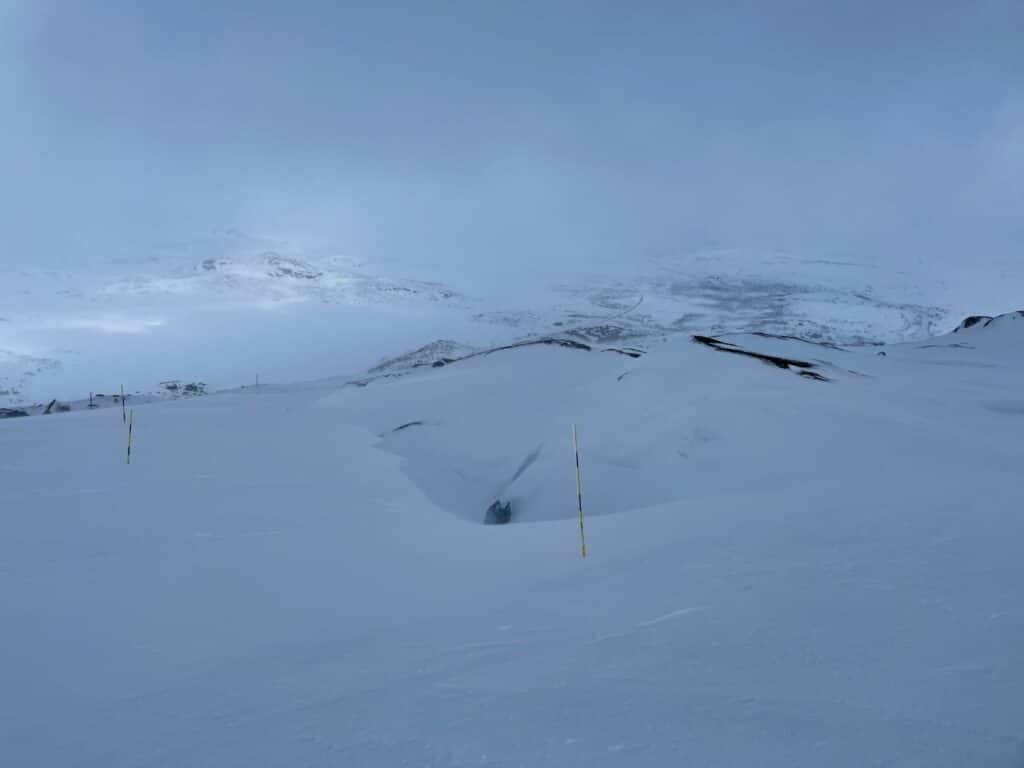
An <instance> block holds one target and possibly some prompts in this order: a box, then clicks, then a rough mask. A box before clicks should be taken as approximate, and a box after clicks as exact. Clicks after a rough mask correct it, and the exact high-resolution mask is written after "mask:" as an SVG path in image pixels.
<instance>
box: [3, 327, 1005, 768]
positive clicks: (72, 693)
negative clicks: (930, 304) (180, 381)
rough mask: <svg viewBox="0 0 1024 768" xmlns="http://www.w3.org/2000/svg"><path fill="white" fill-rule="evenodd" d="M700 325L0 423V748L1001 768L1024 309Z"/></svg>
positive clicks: (116, 759)
mask: <svg viewBox="0 0 1024 768" xmlns="http://www.w3.org/2000/svg"><path fill="white" fill-rule="evenodd" d="M727 341H729V342H731V343H733V344H736V345H738V346H740V347H742V348H744V349H747V350H754V351H759V352H763V353H767V354H772V355H778V356H785V357H789V358H798V359H801V360H804V361H807V362H810V363H813V364H815V365H816V366H817V368H816V369H815V370H816V371H817V372H818V373H820V374H822V375H824V376H825V377H827V378H828V379H829V381H824V382H823V381H815V380H810V379H807V378H803V377H801V376H800V375H799V370H795V369H791V370H787V369H783V368H779V367H774V366H771V365H766V364H764V363H762V362H760V361H758V360H755V359H751V358H749V357H744V356H741V355H735V354H726V353H724V352H721V351H717V350H714V349H711V348H709V347H707V346H702V345H698V344H694V343H692V342H691V341H690V339H689V338H688V337H686V336H677V337H674V338H671V339H669V340H667V341H665V342H664V343H662V344H659V345H656V346H655V347H654V348H653V349H652V350H651V351H650V352H649V353H648V354H647V355H645V356H644V357H641V358H639V359H631V358H628V357H624V356H622V355H618V354H614V353H608V352H598V351H593V352H586V351H582V350H578V349H570V348H563V347H548V346H533V347H523V348H518V349H511V350H505V351H501V352H495V353H493V354H489V355H478V356H475V357H472V358H469V359H467V360H463V361H460V362H455V363H451V364H448V365H445V366H443V367H440V368H433V367H426V368H417V369H415V370H413V371H411V372H409V373H408V374H406V375H402V376H391V377H382V378H378V379H375V380H372V381H369V383H365V382H364V384H365V385H364V386H348V387H341V388H336V387H328V386H306V387H294V388H281V389H277V390H275V391H263V392H260V393H258V394H257V393H254V392H251V391H247V392H245V393H235V394H225V395H220V396H214V397H207V398H202V399H198V400H193V401H188V402H174V403H161V404H154V405H148V406H142V407H139V408H138V409H137V410H136V412H135V419H136V421H135V452H134V454H133V462H132V465H131V466H126V465H125V463H124V448H125V445H124V443H125V433H124V428H123V425H122V423H121V417H120V414H119V413H118V412H116V411H113V410H108V411H99V412H94V413H88V412H79V413H71V414H66V415H62V416H54V417H33V418H26V419H18V420H11V421H7V422H3V423H0V510H2V520H3V531H4V534H3V537H2V538H0V626H2V628H3V631H2V632H0V750H2V754H0V757H2V761H0V762H3V764H5V765H39V766H70V765H77V766H104V768H105V767H106V766H111V765H132V766H182V765H189V766H200V765H208V766H247V767H248V766H253V765H261V766H285V765H287V766H292V765H318V766H320V765H322V766H337V765H353V766H355V765H358V766H395V765H443V766H457V765H467V766H468V765H473V766H479V765H490V766H666V765H701V766H728V765H763V766H793V765H807V766H822V765H828V766H863V765H881V764H885V765H898V766H959V765H964V766H966V765H970V766H976V765H1007V766H1011V765H1017V764H1020V761H1021V760H1022V759H1024V751H1022V739H1024V601H1022V600H1021V599H1020V589H1021V585H1022V584H1024V559H1022V558H1021V556H1020V542H1021V541H1022V540H1024V518H1022V515H1021V507H1020V502H1019V500H1020V493H1021V489H1022V483H1024V442H1022V441H1021V439H1020V435H1021V430H1022V428H1024V395H1022V392H1024V319H1019V318H1014V317H1006V318H999V319H997V320H996V321H994V322H993V323H991V324H989V325H988V326H987V327H980V326H976V327H973V328H970V329H966V330H962V331H959V332H958V333H956V334H953V335H950V336H947V337H942V338H939V339H935V340H932V341H930V342H928V343H927V344H925V343H922V344H914V345H905V346H895V347H889V348H887V349H885V350H884V351H885V352H886V355H885V356H880V355H878V354H876V352H877V350H876V349H870V350H864V349H860V350H854V351H844V350H840V349H833V348H828V347H823V346H819V345H811V344H806V343H803V342H797V341H793V340H785V339H772V338H764V337H759V336H752V335H746V336H733V337H729V338H728V339H727ZM416 421H419V422H422V423H421V424H414V425H412V426H406V427H405V428H404V429H401V430H399V431H397V432H396V431H394V430H395V428H397V427H400V426H402V425H405V424H408V423H409V422H416ZM573 421H575V422H576V423H577V424H578V425H579V430H580V438H581V448H582V467H583V488H584V498H585V506H586V508H587V511H588V514H589V517H588V519H587V523H586V534H587V544H588V551H589V554H588V557H587V558H586V559H585V560H583V559H581V558H580V556H579V530H578V523H577V521H576V519H575V514H576V512H575V504H576V499H575V490H576V489H575V479H574V476H573V466H574V464H573V458H572V454H571V449H570V445H571V443H570V424H571V423H572V422H573ZM530 457H533V458H532V459H530ZM495 497H500V498H502V499H511V500H512V503H513V512H514V519H513V524H511V525H507V526H484V525H482V524H479V522H478V521H480V520H482V518H483V512H484V505H485V504H487V503H489V502H490V501H492V500H494V498H495ZM527 521H535V522H529V523H528V522H527Z"/></svg>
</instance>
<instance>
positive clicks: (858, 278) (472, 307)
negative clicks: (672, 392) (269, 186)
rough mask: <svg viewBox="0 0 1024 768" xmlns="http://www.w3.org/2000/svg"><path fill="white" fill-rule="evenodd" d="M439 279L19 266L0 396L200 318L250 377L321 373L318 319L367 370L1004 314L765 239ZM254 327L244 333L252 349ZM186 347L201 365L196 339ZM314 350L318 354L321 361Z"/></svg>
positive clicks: (901, 327)
mask: <svg viewBox="0 0 1024 768" xmlns="http://www.w3.org/2000/svg"><path fill="white" fill-rule="evenodd" d="M440 275H441V272H440V271H439V272H438V273H437V274H434V275H426V276H421V277H418V278H413V277H409V276H407V275H403V274H402V272H401V270H400V269H395V268H391V269H384V268H383V267H382V266H380V265H374V264H368V263H365V262H361V261H358V260H356V259H353V258H350V257H348V256H346V255H345V254H343V253H340V252H339V251H338V250H337V249H333V248H330V247H321V246H310V245H302V244H296V243H290V242H287V241H282V240H278V239H272V238H264V237H256V236H252V235H248V234H245V233H242V232H239V231H237V230H226V231H223V232H215V233H212V234H210V235H208V236H205V237H201V238H196V239H193V240H189V241H183V242H178V243H173V244H170V245H167V246H164V247H161V248H158V249H154V250H152V251H150V252H147V253H146V254H145V255H144V256H142V257H138V258H118V259H112V260H109V261H107V262H91V263H90V264H89V265H88V268H81V269H70V268H68V269H62V270H53V269H50V270H42V269H35V270H29V269H22V270H17V271H14V272H8V273H6V274H3V275H0V307H2V313H0V315H2V316H0V404H2V403H8V404H14V403H22V402H26V401H29V402H31V401H43V402H45V401H46V400H48V399H49V398H50V397H51V396H57V395H60V396H62V397H77V396H82V395H83V394H85V393H83V392H80V391H74V392H71V391H68V388H67V386H65V385H64V384H62V382H65V381H66V376H65V374H66V373H67V371H68V370H69V366H68V365H65V364H66V363H68V362H69V361H73V362H74V366H73V367H74V368H75V369H76V370H77V371H78V372H79V379H78V380H79V381H84V380H85V379H87V375H88V371H89V368H90V366H93V367H96V366H98V362H97V361H98V357H97V354H96V353H97V350H98V349H101V350H102V351H104V352H106V354H105V355H104V356H103V357H104V365H105V367H106V368H107V369H109V368H111V366H113V367H116V368H122V367H125V368H128V369H132V368H138V366H139V360H140V355H139V354H138V344H137V343H136V344H130V343H126V339H128V338H129V337H132V336H141V337H152V339H153V342H154V343H157V344H171V343H172V342H173V343H175V344H178V345H179V347H181V345H182V344H186V343H190V342H187V340H182V339H180V338H179V337H180V336H181V335H182V334H181V333H177V332H176V331H175V329H178V328H188V329H189V331H188V333H189V334H190V335H191V336H192V337H195V335H196V334H201V336H202V337H203V338H204V339H205V340H206V344H207V346H209V347H211V348H216V349H217V351H216V354H217V356H218V358H219V359H221V360H228V359H230V358H232V357H237V358H239V360H241V356H243V355H247V356H249V357H250V358H253V361H252V362H251V363H249V362H246V363H245V364H244V365H245V366H248V367H246V368H245V370H247V371H249V370H254V369H255V368H256V367H259V368H260V369H261V370H263V371H264V372H266V371H267V370H268V369H270V370H274V369H275V365H276V362H277V361H284V360H285V359H286V358H289V364H288V365H287V366H283V365H282V366H278V367H281V368H285V369H287V370H288V371H290V372H291V373H289V374H288V375H289V376H291V377H292V378H294V379H301V378H312V377H317V376H321V375H324V372H325V371H326V370H328V368H331V367H332V363H331V360H332V359H333V358H332V357H331V356H333V355H335V354H336V353H335V352H334V351H333V350H331V351H327V350H326V349H325V348H324V347H323V345H322V344H320V343H318V342H317V341H315V339H314V337H316V336H317V334H315V333H314V334H307V333H304V332H303V330H302V329H303V328H304V327H306V326H307V325H308V326H313V327H319V328H320V329H321V333H320V334H319V336H320V337H321V338H322V336H323V334H330V335H332V337H335V339H336V340H338V337H346V338H348V337H351V338H353V339H356V338H357V339H358V340H359V341H358V343H359V345H363V346H365V344H366V340H367V339H375V338H376V339H380V340H381V341H380V346H379V348H378V349H376V350H374V351H372V352H371V351H369V350H366V351H365V353H363V354H361V355H350V354H346V355H345V357H344V359H338V360H337V362H336V363H334V364H333V366H336V367H334V370H335V371H337V372H342V371H347V370H349V369H350V368H349V366H350V365H352V364H358V365H362V366H363V367H364V368H366V367H369V366H371V365H373V361H375V360H376V361H379V360H381V359H384V358H394V357H396V356H400V355H402V354H403V350H408V349H414V348H415V346H416V342H418V344H419V345H422V344H423V343H424V342H427V341H428V340H429V339H431V338H447V339H450V340H452V341H451V343H452V344H455V345H461V347H464V349H461V351H462V352H465V351H466V350H469V349H471V348H475V347H480V346H482V345H483V346H486V345H488V344H490V345H496V344H502V343H509V342H512V341H515V340H517V339H522V338H526V337H531V336H538V335H544V334H561V335H563V336H565V337H566V338H574V339H577V340H579V341H582V342H585V343H597V344H605V343H607V344H620V345H632V346H643V345H644V344H645V343H646V341H645V340H648V339H654V338H659V337H662V336H664V335H666V334H671V333H674V332H678V331H684V332H696V333H741V332H762V333H772V334H777V335H791V336H799V337H801V338H805V339H808V340H817V341H823V342H829V343H836V344H875V343H893V342H901V341H909V340H915V339H921V338H927V337H930V336H933V335H936V334H938V333H943V332H946V331H948V330H950V329H952V327H953V326H954V325H955V324H956V322H957V321H958V320H959V319H960V318H962V317H964V316H966V315H969V314H970V313H971V312H974V311H977V310H978V308H979V307H981V308H987V307H998V303H997V300H996V299H993V300H992V302H989V301H985V302H984V303H983V302H981V301H980V300H979V299H978V295H979V292H978V291H977V290H975V291H974V292H973V293H970V292H968V289H967V286H968V283H967V282H966V281H964V280H958V279H955V276H952V277H951V276H949V275H943V274H939V273H935V272H934V270H933V271H929V270H926V269H920V270H917V271H914V272H907V271H902V272H901V271H893V270H891V269H887V268H886V266H885V265H884V264H878V263H872V262H868V261H857V260H854V259H824V258H807V257H800V256H798V255H794V254H788V253H783V252H778V251H767V250H751V249H747V250H739V249H733V250H722V249H719V250H712V251H702V252H698V253H690V254H680V255H671V256H659V257H656V258H650V259H646V260H644V261H641V262H638V263H635V264H631V265H628V266H625V265H620V266H619V267H617V268H616V269H614V270H606V271H604V272H592V273H580V274H579V275H577V276H575V277H574V278H573V279H571V280H560V281H558V282H555V283H553V284H551V285H545V284H544V281H545V277H544V273H543V272H540V273H539V276H538V279H537V284H536V285H535V286H534V287H533V289H532V290H531V293H530V295H529V296H526V295H524V294H522V293H519V292H517V291H516V290H514V289H511V288H510V289H508V290H507V291H504V290H502V291H496V292H492V293H491V294H489V295H480V294H478V293H476V292H475V291H474V286H472V285H461V284H459V275H457V274H455V275H448V276H447V277H448V278H451V279H450V280H448V281H443V280H438V279H433V278H437V277H439V276H440ZM1022 277H1024V275H1022ZM424 278H426V279H424ZM975 282H977V281H975ZM989 282H990V283H992V282H993V281H989ZM995 282H997V283H999V284H1004V283H1007V282H1008V281H1007V280H1006V279H1001V280H999V281H995ZM993 290H994V289H993ZM982 293H983V292H982ZM1009 308H1010V307H1004V309H1009ZM349 309H351V310H353V311H356V312H363V314H362V315H359V314H356V315H353V314H351V313H350V312H349V311H348V310H349ZM342 310H344V311H345V313H346V314H345V315H344V317H343V318H342V317H341V315H339V312H340V311H342ZM274 313H276V314H274ZM413 315H415V316H416V318H417V319H416V320H413V319H412V316H413ZM200 316H203V317H204V319H203V320H202V321H201V322H200V321H196V320H195V318H197V317H200ZM211 317H213V318H214V319H212V320H211V319H210V318H211ZM261 318H262V319H261ZM275 319H277V320H284V319H287V320H288V322H289V323H290V326H289V327H290V328H293V329H294V330H293V331H290V332H289V334H290V336H292V337H294V338H302V339H303V342H302V347H303V351H304V354H303V355H302V356H300V357H299V359H297V360H290V358H293V357H295V352H296V347H295V344H294V343H288V344H286V345H283V344H282V343H281V342H280V341H279V340H276V339H279V337H280V335H281V334H276V335H275V334H274V333H272V332H270V330H269V329H270V328H271V327H273V325H274V322H273V321H275ZM396 320H397V321H399V322H401V323H405V324H406V325H409V324H410V323H412V324H416V323H419V324H420V325H422V326H423V331H422V336H421V337H420V338H419V339H411V338H410V337H409V335H408V334H406V335H405V336H403V341H402V342H401V343H402V346H400V347H399V346H397V345H396V346H392V345H391V342H390V341H387V340H386V339H387V337H388V334H387V330H386V329H387V326H388V325H389V324H391V323H392V322H394V321H396ZM427 326H430V329H429V330H428V329H427ZM258 328H259V329H261V330H259V331H257V329H258ZM115 337H116V338H117V341H115V340H114V339H115ZM218 337H223V338H224V343H222V344H218V343H217V338H218ZM239 337H245V338H246V341H245V343H244V344H240V343H239V341H238V339H239ZM229 339H230V341H229ZM405 339H408V341H407V340H405ZM409 341H412V342H413V343H411V344H410V343H409ZM355 346H357V345H355V344H348V345H346V344H341V346H340V349H342V350H348V349H354V347H355ZM147 349H148V347H147ZM435 352H436V350H435ZM119 354H120V355H122V356H128V355H133V356H134V357H132V358H128V359H125V360H124V364H123V366H122V365H121V364H120V363H117V362H116V360H114V358H117V356H118V355H119ZM424 355H425V356H427V357H429V350H427V351H426V352H424ZM448 356H453V355H448ZM455 356H458V355H455ZM179 357H180V358H181V359H182V360H183V361H184V360H186V359H188V349H187V348H186V347H181V353H180V355H179ZM308 360H316V361H317V365H315V366H306V365H305V362H306V361H308ZM355 361H358V362H355ZM159 362H160V361H159V360H156V361H155V363H156V364H159ZM195 365H196V367H197V369H196V370H191V369H190V370H182V367H183V366H182V365H178V366H177V367H176V368H175V369H174V370H155V371H153V375H152V376H151V377H149V378H152V382H149V378H147V379H146V380H145V382H139V385H140V386H143V387H148V386H155V385H156V383H157V382H159V381H161V380H164V379H168V378H188V377H194V378H197V379H203V380H209V379H214V378H216V377H211V376H209V375H208V371H206V370H204V366H205V361H203V360H200V359H196V360H195ZM97 370H98V369H97ZM231 375H233V374H231V373H230V372H229V373H227V374H225V376H226V378H227V379H230V378H231ZM147 382H148V383H147ZM221 383H224V384H227V383H229V382H228V381H223V382H221ZM86 386H89V385H86ZM97 386H98V385H97ZM103 386H107V385H106V384H105V385H103Z"/></svg>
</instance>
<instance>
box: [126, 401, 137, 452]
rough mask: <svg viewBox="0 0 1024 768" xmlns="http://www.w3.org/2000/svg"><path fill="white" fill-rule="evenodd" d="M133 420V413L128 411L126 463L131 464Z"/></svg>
mask: <svg viewBox="0 0 1024 768" xmlns="http://www.w3.org/2000/svg"><path fill="white" fill-rule="evenodd" d="M134 418H135V411H134V410H131V411H128V461H127V462H126V463H128V464H131V463H132V422H133V421H134Z"/></svg>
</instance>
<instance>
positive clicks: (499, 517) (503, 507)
mask: <svg viewBox="0 0 1024 768" xmlns="http://www.w3.org/2000/svg"><path fill="white" fill-rule="evenodd" d="M511 521H512V502H511V501H506V502H505V503H504V504H502V503H501V500H500V499H499V500H497V501H495V502H494V503H493V504H491V506H489V507H488V508H487V514H485V515H484V524H485V525H505V524H507V523H510V522H511Z"/></svg>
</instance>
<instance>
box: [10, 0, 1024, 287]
mask: <svg viewBox="0 0 1024 768" xmlns="http://www.w3.org/2000/svg"><path fill="white" fill-rule="evenodd" d="M1022 41H1024V2H1020V1H1019V0H982V1H981V2H967V1H966V0H965V1H964V2H956V3H951V2H920V1H918V0H915V1H914V2H906V1H904V2H899V1H896V2H894V1H893V0H886V1H885V2H874V1H873V0H869V1H867V2H852V1H851V2H827V1H824V2H823V1H822V0H806V1H793V0H773V1H771V2H768V1H765V2H723V1H722V0H715V1H713V2H632V3H627V2H602V1H600V0H591V1H590V2H556V1H553V0H552V1H550V2H511V1H510V2H488V1H486V0H477V1H476V2H427V1H426V0H423V1H422V2H408V3H390V2H366V3H346V2H302V1H301V0H293V1H291V2H259V1H258V0H247V1H245V2H209V1H202V2H199V1H196V0H176V1H175V2H163V1H156V0H154V1H153V2H140V1H138V0H131V1H128V0H125V1H124V2H118V1H115V0H104V1H103V2H100V1H99V0H96V1H94V2H75V1H73V0H59V1H56V2H49V1H48V0H30V1H29V2H14V1H12V0H0V96H2V99H0V184H2V188H0V224H2V227H0V265H3V266H11V265H12V264H21V263H33V264H41V263H77V262H87V261H89V260H90V259H94V258H104V257H107V256H109V255H110V254H111V253H115V252H116V253H120V252H121V251H123V250H125V249H132V248H136V247H138V246H140V245H151V244H156V243H159V242H162V241H165V240H167V239H170V238H177V237H189V236H192V235H197V234H202V233H204V232H206V231H208V230H209V229H211V228H214V227H216V228H225V227H239V228H242V229H243V230H246V231H250V232H254V233H258V234H265V235H269V236H277V237H285V238H294V239H297V240H299V241H310V240H324V239H329V240H332V241H334V242H336V243H338V244H340V245H341V246H342V247H344V248H345V250H346V251H347V252H349V253H351V254H352V255H353V256H358V257H362V258H367V259H392V260H394V259H397V260H399V261H407V262H409V263H411V264H417V265H421V266H427V267H429V266H431V265H447V266H452V265H476V266H478V267H480V266H483V267H486V266H487V265H490V264H497V263H504V264H506V265H509V264H511V265H514V268H515V269H522V268H537V269H542V268H544V267H545V266H550V265H554V264H559V265H587V264H591V263H597V262H600V261H607V260H608V259H616V260H620V261H623V262H628V261H629V260H632V259H636V258H639V257H640V256H642V255H644V254H648V253H651V252H662V253H664V252H671V251H672V250H674V249H688V248H694V247H700V246H706V245H709V244H713V243H715V244H719V245H723V246H753V247H766V248H772V247H774V248H787V249H793V250H796V251H798V252H802V253H807V254H808V255H811V256H815V255H836V254H842V255H845V256H857V255H860V256H863V257H867V258H877V259H891V260H892V261H893V263H894V264H897V263H900V262H901V261H902V260H904V259H913V260H915V261H916V262H918V263H920V261H921V260H922V259H925V260H934V261H935V262H936V263H940V262H948V261H956V260H960V261H969V260H972V259H980V258H982V257H992V258H995V259H1003V260H1006V259H1019V258H1024V215H1022V212H1024V42H1022ZM506 268H507V267H506Z"/></svg>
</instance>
